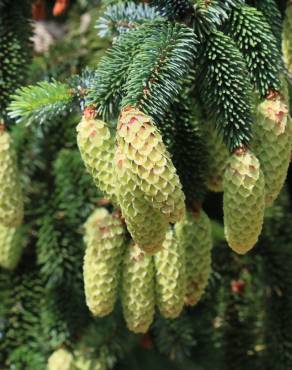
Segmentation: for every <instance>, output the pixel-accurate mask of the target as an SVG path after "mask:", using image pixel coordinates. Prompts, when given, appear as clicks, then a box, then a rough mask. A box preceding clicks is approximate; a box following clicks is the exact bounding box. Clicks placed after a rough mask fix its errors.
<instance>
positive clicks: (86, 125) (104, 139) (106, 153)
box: [77, 108, 116, 202]
mask: <svg viewBox="0 0 292 370" xmlns="http://www.w3.org/2000/svg"><path fill="white" fill-rule="evenodd" d="M94 115H95V111H94V110H93V109H90V108H87V109H85V111H84V115H83V117H82V120H81V122H80V123H79V124H78V126H77V133H78V134H77V144H78V147H79V150H80V154H81V157H82V159H83V161H84V164H85V166H86V168H87V170H88V172H89V173H90V174H91V176H92V177H93V180H94V182H95V184H96V186H97V187H98V188H99V189H100V190H101V191H103V192H104V193H105V194H106V196H107V197H108V198H109V199H111V200H112V201H113V202H116V179H115V171H114V164H113V160H114V139H113V138H112V137H111V133H110V130H109V128H108V126H107V124H106V123H105V122H103V121H101V120H97V119H95V118H94Z"/></svg>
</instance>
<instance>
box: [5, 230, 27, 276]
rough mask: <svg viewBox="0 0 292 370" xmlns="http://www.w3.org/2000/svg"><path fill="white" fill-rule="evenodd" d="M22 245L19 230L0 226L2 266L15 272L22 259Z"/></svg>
mask: <svg viewBox="0 0 292 370" xmlns="http://www.w3.org/2000/svg"><path fill="white" fill-rule="evenodd" d="M21 253H22V243H21V234H20V232H19V230H17V229H16V228H14V227H5V226H2V225H0V266H1V267H3V268H5V269H9V270H13V269H14V268H15V267H16V266H17V264H18V262H19V260H20V257H21Z"/></svg>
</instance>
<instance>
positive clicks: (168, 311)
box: [154, 229, 186, 319]
mask: <svg viewBox="0 0 292 370" xmlns="http://www.w3.org/2000/svg"><path fill="white" fill-rule="evenodd" d="M154 263H155V282H156V285H155V293H156V303H157V305H158V308H159V311H160V313H161V314H162V316H164V317H166V318H171V319H174V318H176V317H178V316H179V315H180V313H181V311H182V309H183V306H184V296H185V294H186V274H185V263H186V261H185V249H184V247H183V245H182V244H181V243H179V241H178V240H177V238H176V236H175V233H174V231H173V230H172V229H170V230H169V231H168V232H167V234H166V238H165V241H164V243H163V246H162V250H161V251H159V252H158V253H157V254H156V255H155V256H154Z"/></svg>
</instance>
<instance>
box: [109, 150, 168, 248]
mask: <svg viewBox="0 0 292 370" xmlns="http://www.w3.org/2000/svg"><path fill="white" fill-rule="evenodd" d="M115 161H116V173H117V179H118V185H117V190H118V200H119V205H120V207H121V211H122V214H123V217H124V218H125V221H126V224H127V229H128V231H129V233H130V234H131V236H132V238H133V240H134V241H135V243H137V245H139V247H140V248H141V249H143V250H144V251H145V252H147V253H149V254H154V253H156V252H157V251H158V250H160V249H161V247H162V243H163V241H164V238H165V234H166V231H167V228H168V222H167V221H166V219H165V217H164V216H163V215H162V214H161V213H160V212H159V210H157V209H155V208H153V205H152V203H151V202H149V201H147V200H146V199H145V197H144V194H143V192H142V190H141V188H140V187H139V182H138V181H135V180H134V178H133V176H131V174H130V173H129V171H128V169H127V167H126V166H125V161H126V158H125V155H123V154H122V153H121V152H120V150H119V148H118V149H117V152H116V156H115Z"/></svg>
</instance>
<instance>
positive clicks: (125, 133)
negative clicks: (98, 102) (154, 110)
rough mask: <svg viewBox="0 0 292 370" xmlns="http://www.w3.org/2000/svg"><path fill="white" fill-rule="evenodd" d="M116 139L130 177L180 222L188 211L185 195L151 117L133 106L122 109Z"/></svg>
mask: <svg viewBox="0 0 292 370" xmlns="http://www.w3.org/2000/svg"><path fill="white" fill-rule="evenodd" d="M117 143H118V146H119V150H120V152H121V153H122V154H123V155H124V157H125V160H124V166H125V167H126V169H127V172H128V173H129V177H132V180H133V181H134V182H136V183H137V186H138V187H139V188H140V189H141V190H142V192H143V194H144V197H145V199H146V200H148V201H150V202H151V203H152V205H153V208H155V209H157V210H159V211H160V212H161V213H162V214H163V215H164V216H165V218H166V219H167V221H168V222H173V223H174V222H177V221H179V220H181V219H182V217H183V215H184V212H185V196H184V193H183V191H182V185H181V183H180V180H179V177H178V175H177V173H176V169H175V167H174V165H173V163H172V161H171V159H170V155H169V153H168V151H167V149H166V147H165V145H164V143H163V141H162V137H161V135H160V133H159V131H158V130H157V128H156V127H155V125H154V124H153V121H152V119H151V117H149V116H147V115H145V114H144V113H143V112H141V111H140V110H138V109H137V108H134V107H127V108H125V109H123V110H122V112H121V115H120V117H119V122H118V127H117Z"/></svg>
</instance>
